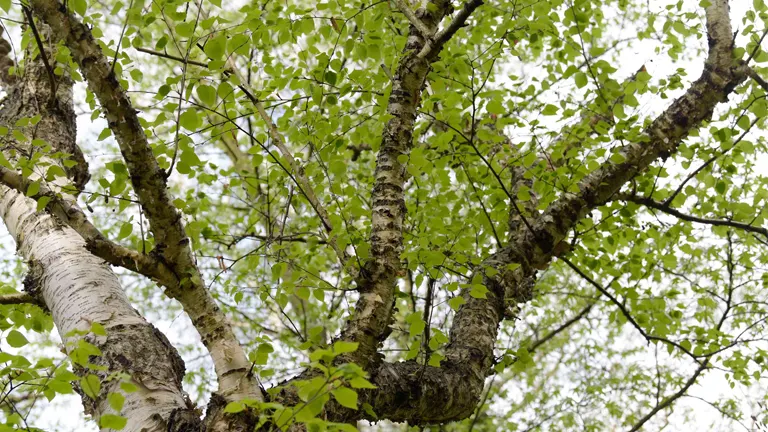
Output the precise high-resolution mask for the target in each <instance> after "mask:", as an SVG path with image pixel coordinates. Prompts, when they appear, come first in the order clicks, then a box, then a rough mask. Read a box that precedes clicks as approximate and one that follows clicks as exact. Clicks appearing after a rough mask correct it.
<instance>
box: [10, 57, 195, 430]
mask: <svg viewBox="0 0 768 432" xmlns="http://www.w3.org/2000/svg"><path fill="white" fill-rule="evenodd" d="M56 84H57V87H56V89H57V94H56V98H55V99H53V103H52V104H51V103H49V101H51V97H50V94H51V86H50V82H49V80H48V75H47V74H46V71H45V70H44V67H43V66H42V64H41V62H40V60H39V58H38V59H37V60H35V61H28V62H27V65H26V75H25V76H24V77H23V78H21V79H19V80H18V83H17V84H16V85H12V86H10V87H6V90H7V91H8V93H9V96H8V99H7V100H6V105H5V107H4V108H3V109H2V111H0V124H3V125H7V126H13V125H14V124H15V122H16V120H18V119H19V118H22V117H32V116H35V115H40V116H41V120H40V122H39V123H38V125H36V127H35V128H34V131H33V130H32V129H31V128H30V129H29V130H27V131H25V132H26V133H27V136H29V137H31V136H34V137H35V138H39V139H42V140H44V141H46V142H48V143H50V144H51V145H52V146H53V148H54V150H61V151H66V152H69V153H73V154H76V155H80V156H79V159H80V160H81V162H83V160H82V154H81V153H79V150H78V149H77V147H76V144H75V116H74V111H73V108H72V82H71V80H69V79H68V78H66V77H61V78H59V81H58V82H57V83H56ZM33 134H34V135H33ZM14 148H15V149H16V152H25V151H27V150H29V143H27V142H19V143H15V145H14ZM3 151H4V152H5V153H6V156H7V157H8V159H10V160H13V159H14V158H13V155H12V152H11V151H9V149H8V148H5V149H3ZM76 159H77V158H76ZM71 175H72V176H74V177H75V178H76V179H79V180H77V181H76V183H78V184H81V183H82V182H83V179H87V177H88V175H87V166H85V165H84V163H81V164H79V166H78V167H75V168H74V169H73V170H72V171H71ZM34 177H39V176H37V175H36V174H33V178H34ZM52 187H56V186H55V183H54V184H53V185H52ZM69 205H71V206H73V208H75V209H76V205H75V204H74V203H73V202H71V203H69ZM36 208H37V203H36V202H35V201H34V200H33V199H31V198H28V197H25V196H24V195H23V194H22V193H20V192H19V191H17V190H14V189H10V188H8V187H6V186H0V216H2V218H3V221H4V222H5V224H6V226H7V227H8V231H9V232H10V233H11V235H12V236H13V238H14V240H15V241H16V244H17V247H18V252H19V254H20V255H21V256H22V257H24V258H25V259H27V260H28V261H29V262H30V265H31V270H30V271H31V273H30V275H29V276H28V277H27V279H25V285H26V288H27V289H28V290H29V291H31V292H32V293H33V294H34V295H35V296H39V297H40V298H41V299H42V301H43V303H44V305H45V306H46V307H47V308H48V309H49V310H50V312H51V315H52V316H53V320H54V322H55V324H56V327H57V329H58V331H59V334H60V335H61V338H62V340H63V341H64V343H65V347H66V349H67V351H68V352H71V351H72V349H73V348H75V347H76V346H77V341H78V340H79V339H84V340H86V341H88V342H90V343H91V344H93V345H95V346H96V347H97V348H99V349H100V350H101V352H102V355H101V356H99V357H92V358H91V359H90V361H91V362H92V363H94V364H97V365H102V366H105V367H106V370H104V371H100V372H96V371H90V372H89V371H87V370H85V369H84V368H82V367H78V368H76V372H78V373H79V374H85V373H93V374H96V375H97V376H98V377H99V378H100V380H101V383H102V385H101V391H100V392H99V394H98V396H97V397H96V399H94V400H92V399H90V398H89V397H87V396H83V403H84V406H85V410H86V412H87V413H89V414H92V415H93V416H94V417H95V418H98V417H99V416H100V415H102V414H105V413H114V411H113V410H112V408H111V407H110V406H109V403H108V402H107V395H108V394H109V393H112V392H121V393H123V394H124V396H125V404H124V407H123V410H122V411H121V412H120V413H117V414H120V415H123V416H125V417H127V418H128V424H127V425H126V427H125V429H123V430H125V431H157V432H160V431H166V430H169V429H168V422H169V420H170V419H171V418H178V417H183V416H184V414H185V413H189V412H192V411H191V410H189V409H188V403H187V399H186V395H185V394H184V393H183V391H182V389H181V379H182V377H183V375H184V363H183V361H182V360H181V358H180V357H179V355H178V353H177V352H176V351H175V350H174V349H173V347H172V346H171V345H170V344H169V343H168V340H167V339H166V338H165V336H163V335H162V334H161V333H160V332H159V331H158V330H157V329H155V328H154V327H153V326H152V325H151V324H149V323H148V322H147V321H146V320H144V318H143V317H141V315H139V313H138V312H137V311H136V310H135V309H134V308H133V307H132V306H131V305H130V303H129V301H128V298H127V297H126V295H125V293H124V292H123V290H122V287H121V286H120V283H119V281H118V279H117V276H116V275H115V274H114V273H113V272H112V270H111V269H110V268H109V265H108V264H106V263H105V262H104V261H103V260H102V259H100V258H98V257H96V256H94V255H92V254H91V253H90V252H88V251H87V250H86V248H85V241H84V240H83V238H82V237H81V236H80V235H79V234H78V233H77V232H75V230H74V229H72V228H70V227H69V226H66V225H63V224H62V223H60V222H59V221H58V220H56V219H55V218H53V217H51V216H49V215H47V214H44V213H38V212H37V211H36ZM76 210H77V211H79V209H76ZM80 213H82V212H80ZM93 323H99V324H101V325H103V327H104V328H105V329H106V332H107V335H106V336H96V335H94V334H92V333H91V334H87V335H85V336H83V335H82V333H87V332H88V331H89V329H90V328H91V325H92V324H93ZM73 331H78V332H81V333H73ZM118 372H124V373H127V374H129V375H130V376H131V380H132V381H133V382H134V383H135V384H136V385H137V387H138V389H139V390H138V391H136V392H133V393H124V392H122V390H121V389H120V388H119V384H120V382H119V380H110V381H107V380H106V377H107V376H108V375H109V374H113V373H118ZM190 421H191V423H190V422H187V423H186V424H187V425H188V426H193V427H194V425H195V424H196V422H197V423H199V419H197V420H195V419H194V418H191V420H190Z"/></svg>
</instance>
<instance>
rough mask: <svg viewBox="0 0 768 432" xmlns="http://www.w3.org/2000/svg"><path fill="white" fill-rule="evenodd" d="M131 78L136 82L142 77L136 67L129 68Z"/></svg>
mask: <svg viewBox="0 0 768 432" xmlns="http://www.w3.org/2000/svg"><path fill="white" fill-rule="evenodd" d="M131 78H133V80H134V81H136V82H141V80H142V79H144V74H143V73H141V71H140V70H138V69H131Z"/></svg>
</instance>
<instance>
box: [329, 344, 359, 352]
mask: <svg viewBox="0 0 768 432" xmlns="http://www.w3.org/2000/svg"><path fill="white" fill-rule="evenodd" d="M358 345H359V344H358V343H357V342H346V341H336V342H334V343H333V352H334V353H336V354H344V353H351V352H355V351H357V346H358Z"/></svg>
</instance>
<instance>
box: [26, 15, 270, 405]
mask: <svg viewBox="0 0 768 432" xmlns="http://www.w3.org/2000/svg"><path fill="white" fill-rule="evenodd" d="M30 7H31V8H32V10H33V12H34V13H35V14H36V15H37V16H38V17H39V18H40V19H41V20H42V21H43V22H45V23H47V24H48V25H49V26H50V27H51V29H52V31H53V33H54V34H55V35H56V37H57V38H59V39H61V40H63V41H64V42H65V44H66V46H67V47H68V48H69V50H70V52H71V54H72V58H73V59H74V60H75V62H76V63H77V64H78V65H79V66H80V70H81V71H82V73H83V76H84V77H85V79H86V81H87V82H88V87H89V89H90V90H91V91H92V92H93V94H94V95H95V96H96V98H97V99H98V100H99V102H100V103H101V106H102V108H103V110H104V113H105V116H106V118H107V122H108V124H109V127H110V129H111V130H112V133H113V134H114V135H115V138H116V140H117V143H118V145H119V147H120V152H121V153H122V155H123V159H124V160H125V163H126V166H127V168H128V171H129V173H130V178H131V183H132V184H133V189H134V192H135V193H136V195H137V196H138V198H139V203H140V205H141V207H142V210H143V212H144V214H145V215H146V216H147V219H148V221H149V225H150V230H151V231H152V233H153V235H154V238H155V244H156V247H155V249H154V250H153V251H152V254H154V255H155V256H156V257H158V259H160V260H161V261H163V262H164V263H166V264H167V265H168V267H169V268H170V269H171V270H172V271H173V273H174V274H175V275H176V278H177V280H178V283H176V284H174V285H170V286H166V288H167V290H166V294H167V295H169V296H170V297H172V298H174V299H176V300H178V301H179V302H180V303H181V305H182V307H183V308H184V311H185V312H186V313H187V314H188V315H189V317H190V319H191V320H192V323H193V324H194V326H195V328H196V329H197V331H198V332H199V333H200V336H201V339H202V341H203V344H204V345H205V346H206V348H207V349H208V351H209V352H210V354H211V357H212V359H213V363H214V367H215V369H216V374H217V377H218V380H219V391H220V392H221V393H222V394H223V395H224V396H225V398H227V397H232V398H233V399H238V398H251V399H261V398H262V394H261V391H260V390H259V388H258V385H257V383H256V381H255V379H254V378H253V377H252V376H251V375H250V374H249V373H248V371H249V370H250V362H249V361H248V358H247V357H246V355H245V351H244V350H243V348H242V347H241V346H240V344H239V342H238V341H237V338H236V337H235V335H234V332H233V331H232V328H231V326H230V324H229V322H228V321H227V318H226V316H225V315H224V313H223V312H222V310H221V309H220V308H219V307H218V305H217V304H216V302H215V301H214V300H213V298H212V297H211V295H210V293H209V292H208V290H207V289H206V286H205V283H204V282H203V280H202V277H201V275H200V271H199V269H198V268H197V264H196V262H195V259H194V256H193V254H192V249H191V247H190V245H191V242H190V240H189V238H188V237H187V234H186V232H185V230H184V224H183V221H182V217H181V214H179V211H178V209H176V207H175V206H174V205H173V204H172V202H171V197H170V195H169V193H168V185H167V182H166V176H165V173H164V172H163V170H162V169H161V168H160V166H159V164H158V162H157V159H155V156H154V154H153V151H152V147H151V146H150V145H149V142H148V141H147V136H146V134H145V133H144V129H143V128H142V126H141V124H140V123H139V118H138V116H137V115H136V110H135V109H134V108H133V105H132V104H131V101H130V99H129V98H128V96H127V94H126V93H125V90H124V89H123V88H122V87H121V86H120V83H119V81H118V79H117V77H116V76H115V73H114V71H113V70H112V69H111V67H110V64H109V62H108V60H107V59H106V57H105V56H104V54H103V53H102V51H101V48H100V47H99V45H98V43H97V42H96V40H95V39H94V37H93V35H92V34H91V31H90V30H89V29H88V28H87V27H86V26H85V25H83V24H82V22H80V20H79V19H77V18H75V17H74V16H73V15H72V14H70V13H68V12H66V11H67V9H66V8H65V7H64V6H63V5H62V4H61V3H59V2H58V0H32V1H31V2H30Z"/></svg>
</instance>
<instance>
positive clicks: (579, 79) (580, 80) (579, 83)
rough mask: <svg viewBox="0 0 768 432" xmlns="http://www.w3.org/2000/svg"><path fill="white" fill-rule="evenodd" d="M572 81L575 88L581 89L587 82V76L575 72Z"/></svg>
mask: <svg viewBox="0 0 768 432" xmlns="http://www.w3.org/2000/svg"><path fill="white" fill-rule="evenodd" d="M573 79H574V80H575V81H576V87H578V88H583V87H584V86H585V85H587V82H588V81H589V80H588V79H587V74H585V73H584V72H576V74H574V75H573Z"/></svg>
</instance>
